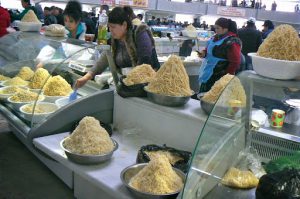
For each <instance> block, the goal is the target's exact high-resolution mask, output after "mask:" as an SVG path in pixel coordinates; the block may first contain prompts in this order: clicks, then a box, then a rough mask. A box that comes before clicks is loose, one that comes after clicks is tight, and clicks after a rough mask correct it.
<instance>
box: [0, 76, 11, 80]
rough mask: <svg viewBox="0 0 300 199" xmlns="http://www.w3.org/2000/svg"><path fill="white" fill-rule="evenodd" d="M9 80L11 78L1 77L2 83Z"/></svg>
mask: <svg viewBox="0 0 300 199" xmlns="http://www.w3.org/2000/svg"><path fill="white" fill-rule="evenodd" d="M9 79H10V77H7V76H4V75H0V81H6V80H9Z"/></svg>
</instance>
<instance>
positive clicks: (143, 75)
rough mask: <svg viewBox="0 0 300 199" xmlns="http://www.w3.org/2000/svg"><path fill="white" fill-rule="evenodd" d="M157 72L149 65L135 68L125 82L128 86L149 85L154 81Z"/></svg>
mask: <svg viewBox="0 0 300 199" xmlns="http://www.w3.org/2000/svg"><path fill="white" fill-rule="evenodd" d="M155 74H156V72H155V71H154V70H153V69H152V67H151V66H150V65H149V64H142V65H139V66H136V67H134V68H133V69H132V70H131V71H130V72H129V73H128V75H127V77H126V78H125V79H124V80H123V81H124V83H125V85H126V86H132V85H134V84H143V83H148V82H150V81H151V80H152V79H154V77H155Z"/></svg>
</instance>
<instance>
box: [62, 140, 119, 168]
mask: <svg viewBox="0 0 300 199" xmlns="http://www.w3.org/2000/svg"><path fill="white" fill-rule="evenodd" d="M66 139H67V138H64V139H63V140H62V141H61V142H60V147H61V148H62V149H63V150H64V152H65V154H66V155H67V157H68V159H69V160H71V161H72V162H75V163H78V164H87V165H88V164H99V163H102V162H105V161H107V160H109V159H110V158H111V157H112V155H113V153H114V152H115V151H116V150H117V149H118V147H119V145H118V143H117V142H116V141H115V140H114V139H112V138H110V139H111V140H112V141H113V143H114V146H115V147H114V149H113V150H112V151H111V152H110V153H107V154H102V155H84V154H78V153H72V152H71V151H69V150H67V149H66V148H65V147H64V145H63V143H64V141H65V140H66Z"/></svg>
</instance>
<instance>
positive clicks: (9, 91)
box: [0, 86, 26, 95]
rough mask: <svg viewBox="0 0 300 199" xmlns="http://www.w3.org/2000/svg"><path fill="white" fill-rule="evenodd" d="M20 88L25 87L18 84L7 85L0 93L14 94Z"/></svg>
mask: <svg viewBox="0 0 300 199" xmlns="http://www.w3.org/2000/svg"><path fill="white" fill-rule="evenodd" d="M21 90H26V88H22V87H19V86H9V87H5V88H4V89H3V90H1V91H0V94H4V95H12V94H15V93H17V92H19V91H21Z"/></svg>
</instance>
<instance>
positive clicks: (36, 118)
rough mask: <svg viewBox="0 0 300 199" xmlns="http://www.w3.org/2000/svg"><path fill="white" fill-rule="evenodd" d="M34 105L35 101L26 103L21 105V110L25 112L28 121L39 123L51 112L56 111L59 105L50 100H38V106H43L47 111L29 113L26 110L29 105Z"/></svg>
mask: <svg viewBox="0 0 300 199" xmlns="http://www.w3.org/2000/svg"><path fill="white" fill-rule="evenodd" d="M31 105H34V103H30V104H25V105H23V106H21V107H20V112H21V113H23V115H24V119H25V120H27V121H31V122H33V123H39V122H41V121H43V120H44V119H45V118H47V117H48V115H50V114H51V113H53V112H55V111H56V110H57V109H58V108H59V107H58V106H57V105H56V104H53V103H49V102H37V103H36V106H43V107H44V108H45V109H46V110H47V112H46V113H33V114H32V112H31V113H28V112H26V111H25V108H26V107H27V106H31Z"/></svg>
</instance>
